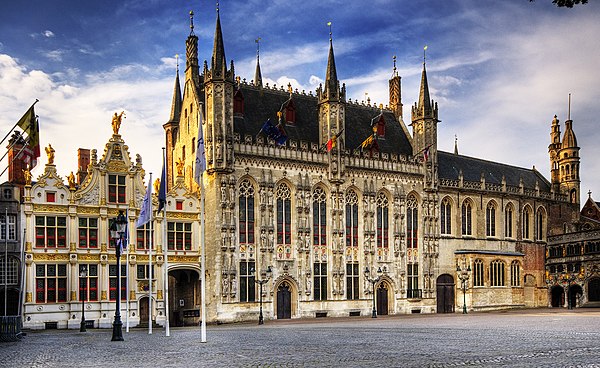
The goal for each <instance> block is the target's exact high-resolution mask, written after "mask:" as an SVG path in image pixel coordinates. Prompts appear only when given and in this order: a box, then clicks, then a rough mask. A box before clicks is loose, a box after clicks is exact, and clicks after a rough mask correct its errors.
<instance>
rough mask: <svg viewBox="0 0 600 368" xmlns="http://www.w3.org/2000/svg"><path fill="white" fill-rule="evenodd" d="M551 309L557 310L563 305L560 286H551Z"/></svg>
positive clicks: (563, 292)
mask: <svg viewBox="0 0 600 368" xmlns="http://www.w3.org/2000/svg"><path fill="white" fill-rule="evenodd" d="M550 295H551V298H552V299H551V303H550V304H551V305H552V308H558V307H562V306H563V305H565V291H564V289H563V288H562V286H553V287H552V289H550Z"/></svg>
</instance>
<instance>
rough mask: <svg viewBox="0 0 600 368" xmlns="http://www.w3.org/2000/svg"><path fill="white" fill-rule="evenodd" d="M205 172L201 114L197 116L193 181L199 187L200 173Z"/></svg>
mask: <svg viewBox="0 0 600 368" xmlns="http://www.w3.org/2000/svg"><path fill="white" fill-rule="evenodd" d="M204 170H206V153H205V152H204V135H203V134H202V114H198V147H196V167H195V169H194V180H196V183H198V185H200V181H201V180H202V173H204Z"/></svg>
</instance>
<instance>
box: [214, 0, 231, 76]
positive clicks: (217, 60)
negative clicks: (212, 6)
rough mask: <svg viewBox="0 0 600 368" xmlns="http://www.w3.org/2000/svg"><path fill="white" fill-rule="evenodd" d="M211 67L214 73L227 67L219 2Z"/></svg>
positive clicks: (223, 70)
mask: <svg viewBox="0 0 600 368" xmlns="http://www.w3.org/2000/svg"><path fill="white" fill-rule="evenodd" d="M210 65H211V69H212V70H213V73H215V74H216V73H220V72H223V74H225V71H226V69H227V61H226V58H225V47H224V46H223V33H222V32H221V17H220V15H219V3H218V2H217V25H216V29H215V40H214V45H213V54H212V59H211V64H210Z"/></svg>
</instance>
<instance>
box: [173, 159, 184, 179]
mask: <svg viewBox="0 0 600 368" xmlns="http://www.w3.org/2000/svg"><path fill="white" fill-rule="evenodd" d="M184 165H185V162H184V161H183V160H182V159H181V157H180V158H179V160H178V161H177V162H176V163H175V166H176V167H177V176H183V167H184Z"/></svg>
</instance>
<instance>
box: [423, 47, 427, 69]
mask: <svg viewBox="0 0 600 368" xmlns="http://www.w3.org/2000/svg"><path fill="white" fill-rule="evenodd" d="M426 51H427V45H425V47H423V64H425V52H426Z"/></svg>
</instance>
